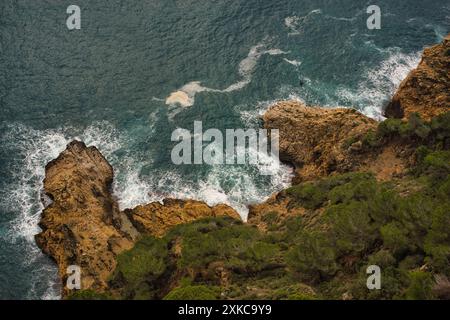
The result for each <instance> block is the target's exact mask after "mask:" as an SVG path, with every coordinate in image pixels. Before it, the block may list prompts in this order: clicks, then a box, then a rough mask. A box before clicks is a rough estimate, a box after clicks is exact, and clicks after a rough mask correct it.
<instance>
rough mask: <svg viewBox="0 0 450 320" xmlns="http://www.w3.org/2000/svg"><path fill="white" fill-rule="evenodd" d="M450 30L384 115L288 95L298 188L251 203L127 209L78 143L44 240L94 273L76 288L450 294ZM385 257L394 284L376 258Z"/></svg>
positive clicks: (60, 170)
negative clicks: (379, 279)
mask: <svg viewBox="0 0 450 320" xmlns="http://www.w3.org/2000/svg"><path fill="white" fill-rule="evenodd" d="M449 70H450V36H447V37H446V38H445V39H444V41H443V42H442V43H441V44H438V45H436V46H434V47H432V48H428V49H426V50H425V51H424V55H423V58H422V61H421V62H420V64H419V66H418V67H417V69H415V70H413V71H412V72H411V73H410V74H409V76H408V77H407V78H406V79H405V80H404V81H403V82H402V84H401V86H400V88H399V89H398V91H397V93H396V94H395V96H394V97H393V99H392V101H391V102H390V104H389V105H388V106H387V109H386V116H387V117H388V118H387V119H386V120H385V121H383V122H380V123H378V122H376V121H374V120H373V119H370V118H368V117H366V116H364V115H362V114H361V113H359V112H357V111H355V110H353V109H345V108H337V109H325V108H320V107H309V106H305V105H303V104H301V103H299V102H293V101H283V102H278V103H276V104H275V105H273V106H272V107H271V108H269V110H268V111H267V112H266V113H265V115H264V117H263V120H264V126H265V127H266V128H268V129H270V128H276V129H279V130H280V158H281V160H282V161H284V162H287V163H290V164H291V165H292V166H294V168H295V178H294V180H293V183H292V187H290V188H288V189H286V190H283V191H281V192H279V193H276V194H274V195H273V196H272V197H271V198H270V199H268V200H267V201H266V202H265V203H261V204H258V205H254V206H251V207H250V208H249V209H250V210H249V216H248V221H247V222H245V223H244V222H243V221H241V219H240V217H239V215H238V214H237V212H236V211H234V210H233V209H232V208H230V207H228V206H226V205H217V206H214V207H210V206H208V205H206V204H205V203H203V202H200V201H194V200H176V199H165V200H164V201H163V204H161V203H159V202H156V203H150V204H147V205H141V206H138V207H136V208H134V209H127V210H124V211H121V210H120V209H119V207H118V204H117V201H116V199H115V198H114V195H113V194H112V192H111V184H112V182H113V179H114V173H113V168H112V167H111V166H110V165H109V163H108V162H107V161H106V159H105V158H104V157H103V156H102V154H101V153H100V152H99V151H98V150H97V149H96V148H95V147H86V145H85V144H84V143H83V142H79V141H73V142H71V143H70V144H69V145H68V146H67V149H66V150H64V151H63V152H62V153H61V154H60V155H59V157H58V158H57V159H55V160H53V161H51V162H50V163H49V164H48V165H47V166H46V177H45V180H44V192H45V194H46V195H47V196H48V197H49V198H50V199H51V203H50V204H49V205H48V206H47V207H46V208H45V210H44V211H43V212H42V218H41V221H40V227H41V228H42V232H41V233H39V234H38V235H37V236H36V242H37V244H38V246H39V247H40V248H41V249H42V250H43V251H44V252H45V253H46V254H47V255H49V256H50V257H52V258H53V259H54V260H55V262H56V263H57V265H58V267H59V274H60V277H61V281H62V283H65V281H66V278H67V274H66V268H67V266H69V265H78V266H80V267H81V270H82V277H81V280H82V285H81V287H82V288H81V290H79V291H74V292H73V291H69V290H68V289H66V288H65V289H63V293H62V294H63V297H64V298H69V299H393V298H407V299H449V298H450V280H449V279H450V227H449V226H450V176H449V173H450V150H449V148H450V127H449V124H450V112H449V111H450V93H449V92H450V79H449ZM368 265H378V266H380V268H381V270H382V274H383V288H382V290H368V289H367V287H366V277H367V275H366V268H367V266H368Z"/></svg>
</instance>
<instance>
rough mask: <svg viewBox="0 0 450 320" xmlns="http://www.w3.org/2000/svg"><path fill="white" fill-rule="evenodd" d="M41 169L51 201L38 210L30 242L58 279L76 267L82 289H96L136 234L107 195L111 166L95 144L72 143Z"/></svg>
mask: <svg viewBox="0 0 450 320" xmlns="http://www.w3.org/2000/svg"><path fill="white" fill-rule="evenodd" d="M45 172H46V176H45V180H44V192H45V194H46V195H47V196H49V197H50V199H51V200H52V203H51V204H50V205H49V206H48V207H47V208H45V209H44V211H43V212H42V218H41V221H40V223H39V225H40V227H41V228H42V232H41V233H39V234H38V235H37V236H36V242H37V244H38V246H39V247H40V248H42V250H43V251H44V252H45V253H46V254H48V255H49V256H50V257H52V258H53V259H54V260H55V261H56V263H57V265H58V268H59V274H60V276H61V279H62V281H63V283H64V282H65V281H66V278H67V271H66V269H67V267H68V266H69V265H77V266H79V267H80V268H81V272H82V276H81V280H82V283H81V285H82V288H92V289H96V290H102V289H103V288H105V287H106V280H107V277H108V276H109V274H110V272H112V271H113V270H114V268H115V265H116V259H115V257H116V255H117V254H118V253H120V252H121V251H123V250H125V249H129V248H131V247H132V246H133V243H134V240H135V239H136V237H137V235H138V233H137V231H136V230H135V229H134V227H133V226H131V224H130V222H129V221H128V219H127V217H126V216H125V215H124V214H123V213H121V212H120V211H119V208H118V205H117V203H116V201H115V200H114V199H113V197H112V194H111V191H110V187H111V183H112V181H113V169H112V167H111V166H110V165H109V163H108V162H107V161H106V159H105V158H104V157H103V156H102V154H101V153H100V152H99V151H98V150H97V148H95V147H89V148H88V147H86V145H85V144H84V143H82V142H79V141H73V142H71V143H70V144H69V145H68V146H67V149H66V150H64V151H63V152H62V153H61V154H60V155H59V156H58V158H57V159H55V160H52V161H51V162H50V163H48V164H47V166H46V168H45Z"/></svg>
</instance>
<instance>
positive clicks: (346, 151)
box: [263, 101, 377, 181]
mask: <svg viewBox="0 0 450 320" xmlns="http://www.w3.org/2000/svg"><path fill="white" fill-rule="evenodd" d="M263 120H264V127H265V128H267V129H271V128H276V129H279V130H280V143H279V148H280V158H281V160H282V161H286V162H290V163H292V164H293V165H294V166H295V168H296V174H297V179H300V181H301V180H311V179H314V178H317V177H320V176H325V175H328V174H331V173H333V172H345V171H350V170H353V169H355V168H356V167H358V166H360V165H361V164H362V163H363V162H366V161H369V160H370V159H368V158H367V156H362V153H361V151H362V145H361V144H360V143H352V141H354V142H357V141H358V140H359V139H360V138H361V137H362V136H363V135H364V134H366V133H367V132H368V131H369V130H370V129H372V130H374V129H375V128H376V125H377V124H376V121H374V120H372V119H370V118H368V117H366V116H364V115H362V114H361V113H359V112H357V111H356V110H354V109H344V108H337V109H325V108H320V107H307V106H305V105H304V104H302V103H300V102H295V101H285V102H279V103H276V104H275V105H273V106H272V107H271V108H269V110H268V111H267V112H266V113H265V114H264V116H263ZM346 142H347V143H346Z"/></svg>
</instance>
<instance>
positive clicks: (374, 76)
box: [337, 48, 421, 120]
mask: <svg viewBox="0 0 450 320" xmlns="http://www.w3.org/2000/svg"><path fill="white" fill-rule="evenodd" d="M388 54H389V56H388V58H387V59H385V60H384V61H383V62H382V63H381V64H380V65H379V66H377V67H375V68H371V69H369V70H367V71H366V74H365V79H363V80H362V81H361V82H360V83H359V84H358V87H357V89H356V90H354V89H349V88H340V89H339V90H338V91H337V95H338V97H339V98H341V99H344V100H346V101H349V103H351V104H352V105H354V106H359V107H361V108H362V110H361V111H362V112H363V113H364V114H365V115H367V116H368V117H371V118H374V119H377V120H382V119H383V115H382V113H383V106H384V104H385V103H386V102H387V101H388V100H389V99H390V97H391V96H392V95H393V94H394V93H395V91H396V90H397V88H398V87H399V85H400V83H401V82H402V81H403V79H405V78H406V76H407V75H408V73H409V72H410V71H411V70H412V69H414V68H416V67H417V65H418V63H419V62H420V55H421V53H420V52H416V53H413V54H404V53H402V52H400V49H398V48H390V49H388Z"/></svg>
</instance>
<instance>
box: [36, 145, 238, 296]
mask: <svg viewBox="0 0 450 320" xmlns="http://www.w3.org/2000/svg"><path fill="white" fill-rule="evenodd" d="M45 171H46V175H45V180H44V192H45V194H46V195H48V197H50V198H51V200H52V202H51V204H50V205H49V206H48V207H47V208H45V209H44V211H43V212H42V218H41V221H40V223H39V225H40V227H41V228H42V232H40V233H39V234H38V235H36V242H37V244H38V246H39V247H40V248H41V249H42V250H43V252H44V253H46V254H48V255H49V256H50V257H52V258H53V259H54V260H55V261H56V263H57V265H58V269H59V274H60V277H61V279H62V283H63V284H65V283H66V280H67V276H68V275H67V267H68V266H70V265H77V266H79V267H80V268H81V288H82V289H93V290H96V291H103V290H106V289H107V287H108V283H107V282H108V280H109V277H110V275H111V273H112V272H113V271H114V269H115V267H116V257H117V255H118V254H119V253H121V252H122V251H124V250H128V249H131V248H132V247H133V245H134V243H135V242H136V241H137V240H138V239H139V238H140V236H141V235H142V234H152V235H154V236H162V235H163V234H164V233H165V232H166V231H167V230H168V229H169V228H170V227H172V226H175V225H177V224H180V223H186V222H190V221H192V220H194V219H199V218H202V217H210V216H221V215H229V216H231V217H233V218H236V219H240V217H239V214H238V213H237V212H236V211H234V210H233V209H231V208H230V207H228V206H226V205H217V206H215V207H212V208H211V207H209V206H208V205H206V204H205V203H203V202H200V201H192V200H186V201H183V200H173V199H168V200H165V202H164V204H163V205H162V204H160V203H158V202H156V203H150V204H148V205H145V206H138V207H137V208H135V209H132V210H126V213H125V212H123V211H120V210H119V206H118V203H117V201H116V199H115V198H114V196H113V195H112V193H111V184H112V182H113V178H114V174H113V169H112V167H111V165H110V164H109V163H108V162H107V160H106V159H105V158H104V157H103V155H102V154H101V153H100V152H99V150H98V149H97V148H95V147H86V145H85V144H84V143H83V142H79V141H73V142H71V143H70V144H69V145H68V146H67V148H66V150H64V151H63V152H62V153H61V154H60V155H59V156H58V158H56V159H55V160H52V161H51V162H50V163H48V165H47V166H46V168H45ZM128 217H129V218H130V219H129V218H128ZM67 293H68V291H67V289H66V288H65V286H64V290H63V295H66V294H67Z"/></svg>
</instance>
